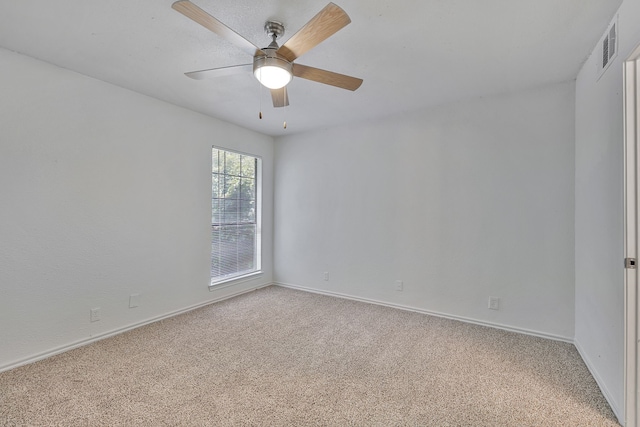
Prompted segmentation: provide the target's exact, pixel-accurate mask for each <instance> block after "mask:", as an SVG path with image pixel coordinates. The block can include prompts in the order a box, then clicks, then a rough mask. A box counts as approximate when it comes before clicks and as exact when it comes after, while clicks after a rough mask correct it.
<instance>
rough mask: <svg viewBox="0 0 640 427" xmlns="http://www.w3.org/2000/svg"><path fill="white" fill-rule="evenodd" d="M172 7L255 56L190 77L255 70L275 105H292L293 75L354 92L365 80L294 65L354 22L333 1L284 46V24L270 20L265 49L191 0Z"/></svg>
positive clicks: (178, 2) (254, 72) (194, 73)
mask: <svg viewBox="0 0 640 427" xmlns="http://www.w3.org/2000/svg"><path fill="white" fill-rule="evenodd" d="M171 7H172V8H173V9H175V10H177V11H178V12H180V13H182V14H183V15H184V16H186V17H187V18H189V19H191V20H193V21H195V22H197V23H198V24H200V25H202V26H203V27H205V28H207V29H209V30H211V31H213V32H214V33H216V34H217V35H219V36H220V37H222V38H224V39H225V40H227V41H229V42H231V43H233V44H234V45H236V46H237V47H239V48H240V49H242V50H244V51H245V52H247V53H248V54H250V55H251V56H252V57H253V63H252V64H242V65H234V66H230V67H221V68H212V69H208V70H201V71H192V72H189V73H185V75H186V76H188V77H191V78H193V79H198V80H199V79H203V78H208V77H217V76H222V75H229V74H236V73H241V72H247V71H250V70H251V71H253V74H254V76H255V77H256V78H257V79H258V81H260V83H262V84H263V85H264V86H266V87H268V88H269V89H270V90H271V99H272V101H273V106H274V107H284V106H287V105H289V97H288V95H287V91H286V85H287V84H289V82H290V81H291V79H293V76H295V77H300V78H303V79H307V80H313V81H315V82H318V83H323V84H327V85H331V86H335V87H339V88H342V89H348V90H352V91H353V90H356V89H358V88H359V87H360V85H361V84H362V79H358V78H356V77H351V76H346V75H344V74H338V73H334V72H332V71H326V70H321V69H319V68H314V67H308V66H306V65H302V64H297V63H295V64H294V61H295V60H296V59H297V58H298V57H300V56H301V55H303V54H304V53H306V52H308V51H309V50H311V49H312V48H313V47H315V46H317V45H318V44H320V43H321V42H323V41H324V40H326V39H327V38H329V37H330V36H332V35H333V34H335V33H337V32H338V31H339V30H340V29H342V28H343V27H345V26H346V25H347V24H349V23H350V22H351V19H350V18H349V15H347V14H346V12H345V11H344V10H342V9H341V8H340V7H338V6H336V5H335V4H333V3H329V4H328V5H327V6H325V8H324V9H322V10H321V11H320V12H318V14H317V15H316V16H314V17H313V18H311V20H310V21H309V22H307V23H306V24H305V25H304V26H303V27H302V28H301V29H300V30H298V32H297V33H295V34H294V35H293V36H291V38H289V40H287V42H286V43H285V44H283V45H282V46H278V43H277V42H276V39H277V38H278V37H280V36H282V34H283V33H284V26H283V25H282V24H281V23H279V22H276V21H267V22H266V23H265V26H264V28H265V31H266V32H267V34H268V35H269V36H270V37H271V38H272V42H271V44H270V45H269V46H267V47H265V48H262V49H261V48H259V47H257V46H255V45H254V44H253V43H251V42H250V41H249V40H247V39H245V38H244V37H242V36H241V35H240V34H238V33H236V32H235V31H233V30H232V29H231V28H229V27H227V26H226V25H225V24H223V23H222V22H220V21H219V20H217V19H216V18H214V17H213V16H211V15H209V14H208V13H207V12H205V11H204V10H202V9H201V8H200V7H198V6H196V5H195V4H193V3H191V2H190V1H189V0H180V1H177V2H175V3H173V5H171Z"/></svg>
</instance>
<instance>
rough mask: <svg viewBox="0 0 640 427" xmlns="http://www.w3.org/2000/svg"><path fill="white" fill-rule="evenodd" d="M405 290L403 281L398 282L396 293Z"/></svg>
mask: <svg viewBox="0 0 640 427" xmlns="http://www.w3.org/2000/svg"><path fill="white" fill-rule="evenodd" d="M403 288H404V284H403V283H402V280H396V291H401V290H402V289H403Z"/></svg>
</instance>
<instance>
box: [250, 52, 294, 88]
mask: <svg viewBox="0 0 640 427" xmlns="http://www.w3.org/2000/svg"><path fill="white" fill-rule="evenodd" d="M253 75H254V76H255V77H256V79H258V81H259V82H260V83H262V85H263V86H266V87H268V88H269V89H280V88H283V87H285V86H286V85H288V84H289V82H290V81H291V79H292V78H293V66H292V64H291V63H290V62H289V61H287V60H285V59H281V58H278V57H275V56H259V57H256V58H255V59H254V61H253Z"/></svg>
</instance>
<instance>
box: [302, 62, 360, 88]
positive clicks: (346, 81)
mask: <svg viewBox="0 0 640 427" xmlns="http://www.w3.org/2000/svg"><path fill="white" fill-rule="evenodd" d="M293 75H294V76H296V77H300V78H303V79H307V80H313V81H314V82H318V83H324V84H326V85H331V86H335V87H339V88H341V89H347V90H356V89H358V88H359V87H360V85H361V84H362V81H363V80H362V79H359V78H357V77H351V76H345V75H344V74H338V73H334V72H333V71H326V70H321V69H320V68H314V67H308V66H306V65H302V64H293Z"/></svg>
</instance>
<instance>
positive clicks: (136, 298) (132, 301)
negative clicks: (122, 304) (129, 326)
mask: <svg viewBox="0 0 640 427" xmlns="http://www.w3.org/2000/svg"><path fill="white" fill-rule="evenodd" d="M139 305H140V294H131V295H129V308H135V307H138V306H139Z"/></svg>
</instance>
